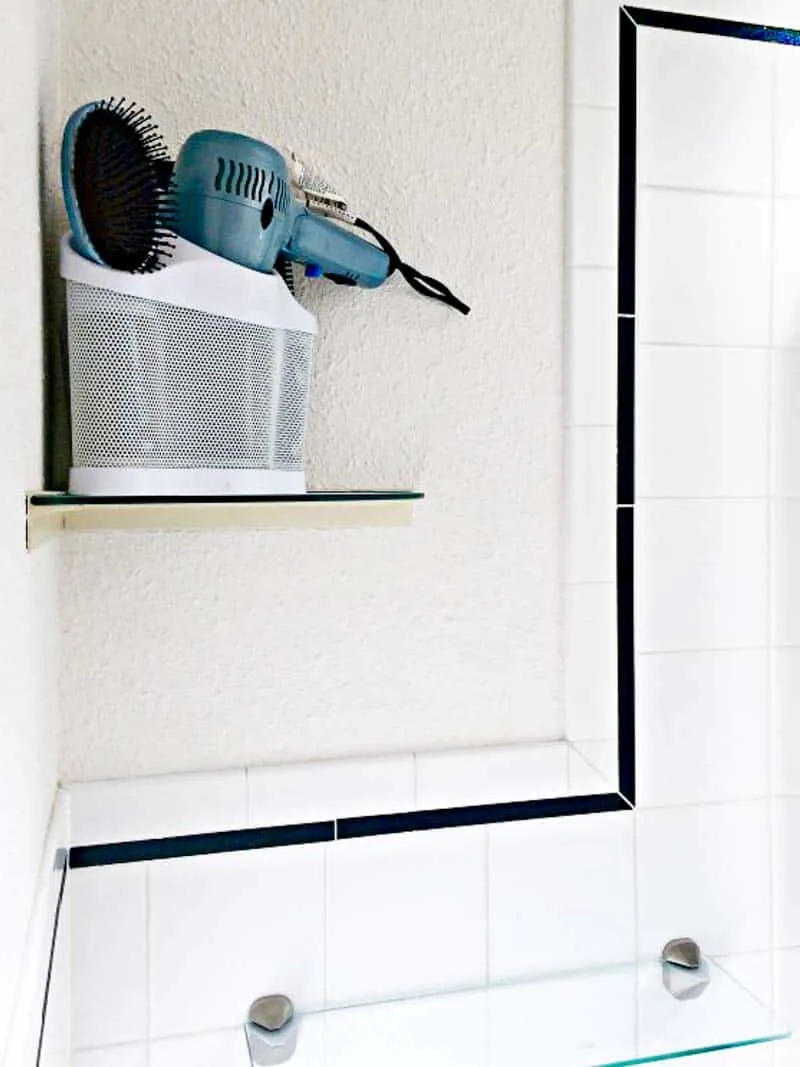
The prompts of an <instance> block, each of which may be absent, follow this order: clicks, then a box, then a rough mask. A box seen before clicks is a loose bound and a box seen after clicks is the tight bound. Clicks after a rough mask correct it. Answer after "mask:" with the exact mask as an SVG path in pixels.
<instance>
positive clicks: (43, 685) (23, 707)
mask: <svg viewBox="0 0 800 1067" xmlns="http://www.w3.org/2000/svg"><path fill="white" fill-rule="evenodd" d="M41 6H42V8H44V6H45V5H41ZM47 6H48V7H49V5H47ZM39 7H40V5H39V4H34V3H31V2H30V0H5V2H4V3H3V4H2V5H0V41H2V42H3V62H2V63H0V140H1V141H2V146H3V160H4V165H3V166H2V167H0V219H2V232H3V254H2V256H0V457H2V458H1V459H0V642H1V644H0V857H1V858H0V1063H2V1062H3V1057H4V1049H5V1046H6V1036H7V1028H8V1022H9V1018H10V1013H11V1009H12V1005H13V1000H14V996H15V994H16V991H17V984H18V978H19V973H20V966H21V962H22V955H23V948H24V944H25V936H26V932H27V928H28V923H29V919H30V916H31V909H32V906H33V897H34V890H35V886H36V875H37V873H38V866H39V861H40V857H41V854H42V844H43V840H44V834H45V830H46V828H47V822H48V817H49V814H50V808H51V805H52V801H53V790H54V785H55V773H56V757H55V747H56V734H57V720H56V692H55V689H56V687H55V679H56V674H57V670H56V664H55V656H56V641H55V634H56V623H55V602H56V569H55V566H54V558H53V556H52V553H51V550H48V549H43V550H41V551H40V552H38V553H36V555H34V556H28V555H26V552H25V490H26V489H32V488H35V487H36V486H37V485H40V484H41V478H42V474H41V434H42V415H41V412H42V397H41V393H42V389H41V381H42V309H41V251H40V239H39V177H38V176H39V159H38V140H39V138H38V136H37V130H38V129H39V127H40V122H44V121H46V119H47V113H48V110H49V101H50V98H51V95H52V91H53V89H54V85H55V79H54V69H53V68H52V67H51V68H50V69H49V70H46V71H45V74H46V77H45V78H44V79H43V86H44V90H45V91H44V93H43V94H42V97H41V99H40V88H39V86H40V79H39V70H40V64H39V41H38V37H39V32H38V30H39V27H38V25H37V23H38V15H37V11H38V9H39ZM43 14H44V11H43ZM48 14H49V15H51V13H50V12H48ZM43 26H45V27H46V31H47V32H48V34H51V33H52V31H53V21H52V18H51V17H49V18H47V19H46V20H45V19H43ZM42 59H43V61H44V60H45V59H46V55H43V56H42Z"/></svg>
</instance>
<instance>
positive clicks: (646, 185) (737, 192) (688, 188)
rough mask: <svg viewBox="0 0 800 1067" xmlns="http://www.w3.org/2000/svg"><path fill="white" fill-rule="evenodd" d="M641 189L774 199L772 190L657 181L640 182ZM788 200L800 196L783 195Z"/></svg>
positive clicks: (658, 191)
mask: <svg viewBox="0 0 800 1067" xmlns="http://www.w3.org/2000/svg"><path fill="white" fill-rule="evenodd" d="M639 188H640V189H649V190H652V191H653V192H655V193H679V194H681V193H685V194H686V195H687V196H721V197H724V198H725V199H726V200H728V199H736V200H769V201H772V200H773V199H774V197H773V195H772V193H771V192H766V193H763V192H750V191H747V190H743V189H707V188H704V187H702V186H695V185H661V184H659V183H657V182H639ZM781 199H786V200H789V199H791V200H800V196H794V197H781Z"/></svg>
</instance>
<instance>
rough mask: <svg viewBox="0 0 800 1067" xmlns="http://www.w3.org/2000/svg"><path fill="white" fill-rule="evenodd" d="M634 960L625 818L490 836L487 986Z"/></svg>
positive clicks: (520, 827) (534, 826)
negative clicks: (489, 981)
mask: <svg viewBox="0 0 800 1067" xmlns="http://www.w3.org/2000/svg"><path fill="white" fill-rule="evenodd" d="M635 954H636V941H635V906H634V852H633V817H632V815H630V814H629V813H627V812H619V813H613V814H609V815H587V816H584V817H582V818H569V819H542V820H536V821H533V822H527V823H508V824H506V825H500V826H493V827H490V828H489V976H490V980H491V981H492V982H500V981H505V980H507V979H514V978H523V977H526V976H534V975H544V974H549V973H552V972H558V971H570V970H579V969H581V968H585V967H594V966H601V965H606V964H611V963H614V962H624V961H626V960H631V959H633V958H634V957H635Z"/></svg>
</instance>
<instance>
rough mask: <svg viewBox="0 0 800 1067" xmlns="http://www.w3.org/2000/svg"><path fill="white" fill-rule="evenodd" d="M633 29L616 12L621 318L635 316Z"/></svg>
mask: <svg viewBox="0 0 800 1067" xmlns="http://www.w3.org/2000/svg"><path fill="white" fill-rule="evenodd" d="M636 116H637V86H636V26H635V25H634V23H633V22H632V21H631V19H630V16H629V13H628V11H627V9H626V8H620V12H619V218H618V223H617V224H618V227H619V229H618V235H619V243H618V248H617V286H618V308H617V311H618V312H619V314H620V315H635V314H636Z"/></svg>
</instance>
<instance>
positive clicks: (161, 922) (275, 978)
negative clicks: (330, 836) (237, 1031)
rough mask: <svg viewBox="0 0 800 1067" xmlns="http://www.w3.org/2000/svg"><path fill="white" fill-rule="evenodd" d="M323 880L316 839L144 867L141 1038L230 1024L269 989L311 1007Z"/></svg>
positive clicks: (318, 966)
mask: <svg viewBox="0 0 800 1067" xmlns="http://www.w3.org/2000/svg"><path fill="white" fill-rule="evenodd" d="M323 886H324V848H323V846H321V845H302V846H294V847H291V848H277V849H262V850H257V851H251V852H239V853H226V854H221V855H216V856H196V857H192V858H189V859H176V860H162V861H160V862H158V863H154V864H152V865H151V868H150V941H149V947H150V968H151V1000H150V1027H151V1030H150V1032H151V1035H152V1036H154V1037H165V1036H169V1035H172V1034H182V1033H192V1032H194V1031H198V1030H208V1029H218V1028H221V1027H226V1026H234V1025H236V1024H237V1023H238V1022H240V1021H241V1020H242V1019H243V1018H244V1017H245V1015H246V1012H247V1008H248V1006H249V1005H250V1003H251V1002H252V1001H253V1000H254V999H255V998H256V997H257V996H261V995H263V994H265V993H270V992H275V991H280V992H283V993H286V994H287V995H288V996H290V997H291V998H292V1000H293V1001H294V1003H295V1005H296V1006H297V1008H298V1009H299V1010H300V1011H307V1010H309V1009H312V1008H317V1007H319V1006H320V1005H321V1004H322V1000H323V938H324V934H323V929H324V928H323V921H324V909H323Z"/></svg>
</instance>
